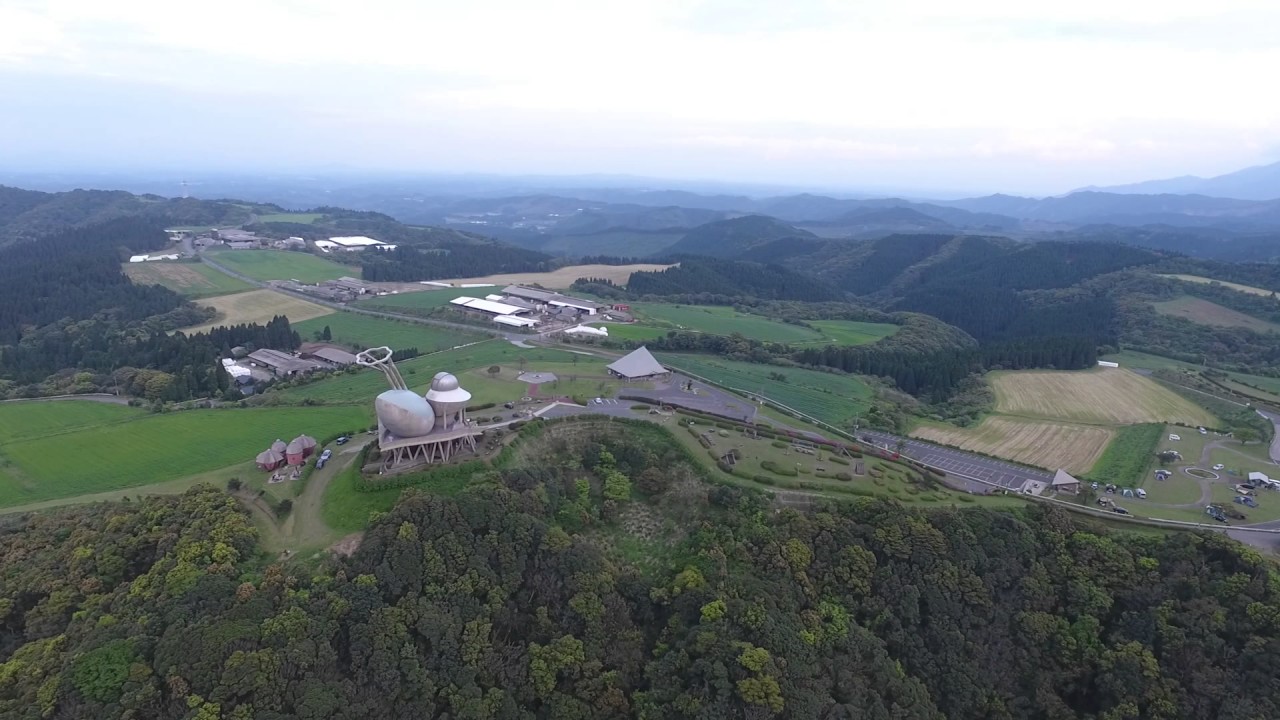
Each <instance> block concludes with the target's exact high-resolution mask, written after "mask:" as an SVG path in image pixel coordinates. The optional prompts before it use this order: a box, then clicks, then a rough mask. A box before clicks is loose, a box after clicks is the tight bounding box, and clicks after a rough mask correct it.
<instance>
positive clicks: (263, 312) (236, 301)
mask: <svg viewBox="0 0 1280 720" xmlns="http://www.w3.org/2000/svg"><path fill="white" fill-rule="evenodd" d="M196 304H197V305H203V306H205V307H211V308H213V309H214V310H216V311H217V312H218V314H217V316H216V317H215V318H214V319H213V320H211V321H209V322H207V323H204V324H202V325H193V326H191V327H185V328H182V332H184V333H187V334H188V335H192V334H195V333H198V332H206V331H208V330H209V329H210V328H215V327H218V326H219V325H237V324H240V323H259V324H262V325H265V324H266V323H268V322H270V320H271V318H273V317H275V316H276V315H284V316H285V317H287V318H289V322H290V323H291V324H292V323H296V322H303V321H305V320H310V319H311V318H317V317H322V316H325V315H330V314H332V313H333V310H332V309H331V308H327V307H325V306H323V305H317V304H315V303H312V302H307V301H306V300H303V299H302V298H298V297H294V296H293V295H285V294H284V293H278V292H276V291H275V290H250V291H249V292H242V293H236V294H235V295H222V296H220V297H212V298H205V299H204V300H200V301H199V302H197V303H196Z"/></svg>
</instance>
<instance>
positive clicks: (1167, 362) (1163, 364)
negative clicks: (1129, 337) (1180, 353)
mask: <svg viewBox="0 0 1280 720" xmlns="http://www.w3.org/2000/svg"><path fill="white" fill-rule="evenodd" d="M1099 359H1101V360H1107V361H1110V362H1115V363H1120V367H1121V368H1122V369H1124V368H1128V369H1135V368H1136V369H1139V370H1200V369H1202V366H1200V365H1195V364H1192V363H1189V362H1183V361H1181V360H1174V359H1173V358H1167V357H1163V356H1161V355H1151V354H1149V353H1144V352H1138V351H1137V350H1122V351H1120V352H1118V353H1111V354H1110V355H1104V356H1102V357H1101V358H1099Z"/></svg>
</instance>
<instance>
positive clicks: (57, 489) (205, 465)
mask: <svg viewBox="0 0 1280 720" xmlns="http://www.w3.org/2000/svg"><path fill="white" fill-rule="evenodd" d="M36 405H40V407H38V408H37V407H35V406H36ZM44 405H46V404H37V403H32V404H30V405H28V404H26V403H23V404H22V405H21V407H24V408H31V409H32V411H33V412H34V411H42V412H46V413H52V414H55V415H56V414H57V413H60V412H65V413H67V417H68V418H70V419H72V420H73V421H74V419H75V418H76V416H77V415H78V414H80V413H82V412H83V411H84V408H82V407H78V406H79V405H80V404H79V403H65V404H64V403H47V405H48V406H49V409H46V408H45V407H44ZM64 405H65V407H64ZM59 408H61V409H59ZM372 417H373V406H372V403H369V404H367V405H356V406H341V407H308V408H295V407H284V408H254V409H244V410H239V409H236V410H188V411H184V412H176V413H166V414H159V415H152V414H148V415H145V416H136V417H134V418H133V419H129V420H127V421H126V422H121V421H119V419H116V420H111V421H104V422H102V423H100V424H97V425H92V426H84V427H82V428H80V429H79V430H75V431H71V432H66V433H63V434H60V435H52V436H48V437H28V438H26V439H21V440H17V441H7V442H4V443H3V444H0V454H2V455H3V456H4V458H5V460H6V461H7V462H8V463H9V466H8V467H6V468H3V469H0V506H9V505H20V504H25V503H30V502H37V501H40V500H48V499H53V498H61V497H74V496H76V495H82V494H86V493H97V492H103V491H106V490H113V489H118V488H127V487H135V486H139V485H150V484H153V483H158V482H164V481H166V480H173V479H177V478H182V477H186V476H189V475H195V474H197V473H202V472H207V471H210V470H216V469H218V468H222V467H227V466H230V465H235V464H238V463H243V462H244V461H245V460H246V459H250V460H251V459H252V458H253V456H254V455H256V454H257V453H258V452H260V451H261V450H262V449H263V448H265V447H266V446H267V445H268V444H269V443H270V442H271V441H272V440H275V439H276V438H284V439H286V440H287V439H289V438H291V437H294V436H296V435H298V434H300V433H306V434H308V435H312V436H313V437H316V438H323V437H325V436H327V435H331V434H333V433H337V432H342V431H347V430H353V429H358V428H361V427H367V426H368V425H369V423H370V422H371V421H372Z"/></svg>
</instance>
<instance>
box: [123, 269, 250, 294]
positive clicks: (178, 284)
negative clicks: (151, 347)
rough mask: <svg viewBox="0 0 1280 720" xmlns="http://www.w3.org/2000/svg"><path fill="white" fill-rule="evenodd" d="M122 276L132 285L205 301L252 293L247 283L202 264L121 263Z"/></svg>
mask: <svg viewBox="0 0 1280 720" xmlns="http://www.w3.org/2000/svg"><path fill="white" fill-rule="evenodd" d="M123 267H124V274H125V275H128V276H129V280H131V281H132V282H133V284H135V285H163V286H164V287H167V288H169V289H170V290H173V291H174V292H176V293H181V294H182V295H185V296H187V297H189V298H206V297H215V296H218V295H229V294H231V293H238V292H244V291H246V290H252V289H253V286H252V285H250V284H249V283H247V282H245V281H243V280H239V279H237V278H233V277H231V276H230V275H228V274H226V273H224V272H221V271H219V270H214V269H213V268H211V267H209V266H208V265H205V264H203V263H192V262H144V263H125V264H124V266H123Z"/></svg>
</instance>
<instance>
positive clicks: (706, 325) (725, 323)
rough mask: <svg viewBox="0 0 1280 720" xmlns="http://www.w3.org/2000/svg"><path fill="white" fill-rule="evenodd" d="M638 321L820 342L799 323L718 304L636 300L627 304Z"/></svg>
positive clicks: (757, 337)
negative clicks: (674, 303)
mask: <svg viewBox="0 0 1280 720" xmlns="http://www.w3.org/2000/svg"><path fill="white" fill-rule="evenodd" d="M631 309H632V311H633V312H634V313H635V316H636V319H637V320H640V321H641V323H642V324H646V325H650V326H652V327H657V328H662V329H664V330H689V331H693V332H701V333H708V334H711V335H732V334H734V333H738V334H741V335H742V336H744V337H748V338H751V339H753V340H760V341H762V342H776V343H812V342H821V341H822V339H823V337H822V335H820V334H819V333H818V332H816V331H814V330H810V329H809V328H806V327H803V326H800V325H788V324H786V323H780V322H777V321H775V320H770V319H769V318H767V317H763V316H761V315H748V314H747V313H740V312H738V311H737V310H734V309H733V308H729V307H722V306H703V305H667V304H660V303H637V304H634V305H632V306H631Z"/></svg>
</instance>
